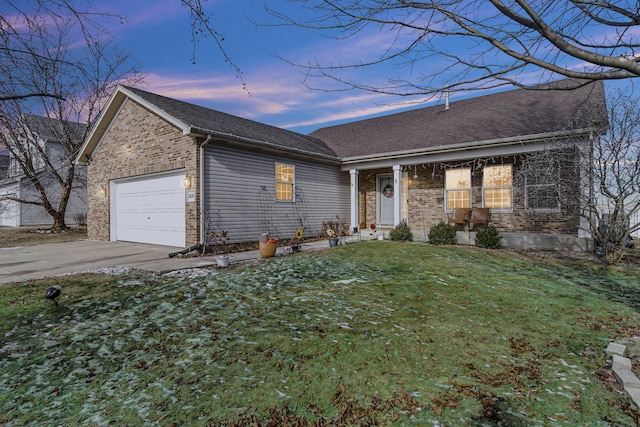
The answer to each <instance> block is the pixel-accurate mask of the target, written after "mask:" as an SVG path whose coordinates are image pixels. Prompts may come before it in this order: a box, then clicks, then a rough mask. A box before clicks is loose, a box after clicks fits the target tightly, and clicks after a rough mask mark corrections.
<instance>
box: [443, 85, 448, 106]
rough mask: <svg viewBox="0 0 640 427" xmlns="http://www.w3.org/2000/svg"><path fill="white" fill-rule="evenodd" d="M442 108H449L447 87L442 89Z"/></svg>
mask: <svg viewBox="0 0 640 427" xmlns="http://www.w3.org/2000/svg"><path fill="white" fill-rule="evenodd" d="M444 109H445V110H448V109H449V87H448V86H447V88H446V89H445V90H444Z"/></svg>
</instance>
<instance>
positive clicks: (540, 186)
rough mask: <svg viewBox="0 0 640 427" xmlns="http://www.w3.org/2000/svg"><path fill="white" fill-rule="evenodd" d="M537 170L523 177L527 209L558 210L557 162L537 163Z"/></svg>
mask: <svg viewBox="0 0 640 427" xmlns="http://www.w3.org/2000/svg"><path fill="white" fill-rule="evenodd" d="M536 166H537V170H536V171H535V172H534V171H533V170H531V171H528V172H527V173H526V175H525V203H526V207H527V209H535V210H558V209H560V199H559V190H558V181H559V177H560V175H559V174H560V169H559V166H558V162H555V161H552V160H550V161H545V162H542V161H538V162H537V164H536Z"/></svg>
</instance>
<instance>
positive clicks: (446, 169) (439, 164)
mask: <svg viewBox="0 0 640 427" xmlns="http://www.w3.org/2000/svg"><path fill="white" fill-rule="evenodd" d="M554 84H555V85H563V84H566V81H561V82H558V83H554ZM603 107H604V87H603V85H602V83H601V82H596V83H591V84H588V85H585V86H583V87H581V88H579V89H575V90H550V91H545V90H511V91H506V92H502V93H497V94H493V95H488V96H483V97H478V98H473V99H467V100H463V101H457V102H452V103H450V104H449V103H448V102H447V105H445V106H442V105H439V106H434V107H428V108H421V109H416V110H413V111H408V112H403V113H398V114H392V115H388V116H384V117H378V118H373V119H368V120H361V121H357V122H352V123H347V124H343V125H338V126H332V127H327V128H323V129H319V130H317V131H315V132H313V133H312V134H311V135H308V136H305V135H300V134H297V133H294V132H290V131H286V130H283V129H278V128H275V127H272V126H268V125H264V124H260V123H256V122H253V121H250V120H246V119H242V118H239V117H236V116H231V115H228V114H224V113H220V112H217V111H213V110H210V109H207V108H203V107H199V106H196V105H193V104H189V103H185V102H181V101H177V100H174V99H170V98H166V97H162V96H159V95H155V94H152V93H149V92H145V91H142V90H138V89H132V88H128V87H119V88H118V89H117V90H116V91H115V93H114V94H113V95H112V97H111V99H110V101H109V103H108V105H107V107H106V109H105V110H104V112H103V113H102V115H101V116H100V118H99V121H98V123H97V125H96V126H95V127H94V129H93V130H92V132H91V133H90V135H89V137H88V138H87V140H86V141H85V143H84V146H83V147H82V149H81V151H80V153H79V155H78V160H77V161H78V162H79V163H80V164H86V165H88V203H89V206H88V222H89V228H88V233H89V238H91V239H99V240H126V241H136V242H146V243H156V244H164V245H169V246H190V245H192V244H195V243H198V242H201V241H202V240H203V238H204V235H205V234H207V232H208V231H210V230H212V229H214V230H216V231H222V230H225V231H228V233H229V236H230V238H231V239H232V241H235V242H251V241H253V242H254V241H256V240H257V238H258V235H259V234H261V233H264V232H271V233H272V234H275V235H276V236H277V237H279V238H281V239H282V238H291V237H293V234H294V233H295V230H296V229H297V228H300V227H304V229H305V232H306V233H307V235H317V234H321V233H322V228H323V226H322V223H323V221H327V220H335V219H336V217H338V218H340V219H341V220H345V221H346V222H348V223H349V225H350V226H351V229H354V230H356V229H357V230H360V231H362V230H363V229H367V230H368V229H369V227H370V225H371V224H376V226H377V230H378V232H380V231H381V232H385V230H389V229H391V228H392V227H394V226H395V225H398V224H399V223H401V222H402V221H406V222H407V223H408V224H409V225H410V226H411V228H412V230H413V231H414V235H415V236H416V238H418V239H420V238H424V237H425V236H426V234H427V231H428V230H429V228H430V227H432V226H433V225H435V224H437V223H439V222H440V221H445V222H446V221H447V214H448V213H449V212H450V211H451V210H452V209H453V208H472V207H485V208H490V209H491V223H492V224H494V225H496V227H498V228H499V229H500V230H501V231H502V232H503V233H504V234H505V236H506V239H505V240H506V243H507V244H508V245H512V246H524V247H536V246H537V247H555V246H558V245H560V246H562V247H572V248H580V249H586V248H587V242H588V239H587V237H588V236H585V235H584V234H581V232H580V217H579V211H578V209H573V210H571V211H567V210H566V209H565V208H563V207H561V206H560V204H559V203H558V200H557V193H558V191H559V190H560V189H558V188H557V186H558V184H557V183H550V182H541V180H540V179H539V178H537V177H536V176H527V177H525V178H524V179H521V180H517V179H515V177H516V175H517V171H518V169H519V162H520V161H521V156H522V155H525V154H528V153H534V152H536V151H543V150H548V149H549V147H550V146H551V145H552V143H553V141H554V139H556V138H566V137H567V135H568V134H570V135H571V136H572V137H574V138H576V140H577V141H580V142H581V143H579V144H578V145H579V149H585V147H586V148H587V149H588V147H590V141H591V138H594V137H597V135H595V134H594V129H591V128H589V127H581V126H577V127H576V126H574V127H573V128H569V127H568V126H569V124H570V123H577V121H576V119H577V118H579V116H580V115H581V114H583V113H584V111H586V110H589V109H593V108H599V109H601V108H603ZM555 167H557V166H555ZM557 173H558V174H560V173H563V172H562V171H561V170H558V172H557ZM584 178H585V180H587V179H588V177H584ZM585 182H586V181H585ZM201 184H202V185H201ZM587 185H588V184H587ZM465 236H467V237H466V238H467V239H468V238H470V236H471V234H469V233H459V237H460V238H461V239H464V238H465ZM515 236H517V238H514V237H515Z"/></svg>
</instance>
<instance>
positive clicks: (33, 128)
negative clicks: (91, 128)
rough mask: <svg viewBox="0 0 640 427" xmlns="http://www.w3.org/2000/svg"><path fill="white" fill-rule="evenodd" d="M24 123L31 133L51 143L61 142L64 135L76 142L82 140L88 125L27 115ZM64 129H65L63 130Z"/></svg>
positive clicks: (24, 117) (23, 117)
mask: <svg viewBox="0 0 640 427" xmlns="http://www.w3.org/2000/svg"><path fill="white" fill-rule="evenodd" d="M22 122H23V123H24V125H25V127H26V128H27V129H29V132H31V133H32V134H35V135H37V136H38V137H40V138H42V139H46V140H50V141H59V140H60V138H61V137H62V136H63V135H65V136H66V135H69V136H70V137H71V138H72V139H73V141H74V142H78V141H80V140H81V139H82V137H83V135H84V132H85V130H86V129H87V125H85V124H83V123H76V122H70V121H66V120H57V119H51V118H49V117H43V116H34V115H32V114H25V115H23V116H22ZM63 128H64V129H63Z"/></svg>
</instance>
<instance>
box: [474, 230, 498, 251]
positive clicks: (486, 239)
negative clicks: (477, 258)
mask: <svg viewBox="0 0 640 427" xmlns="http://www.w3.org/2000/svg"><path fill="white" fill-rule="evenodd" d="M476 246H478V247H480V248H489V249H497V248H501V247H502V234H501V233H500V232H499V231H498V229H497V228H495V227H494V226H493V225H485V226H483V227H480V228H478V230H477V231H476Z"/></svg>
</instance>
